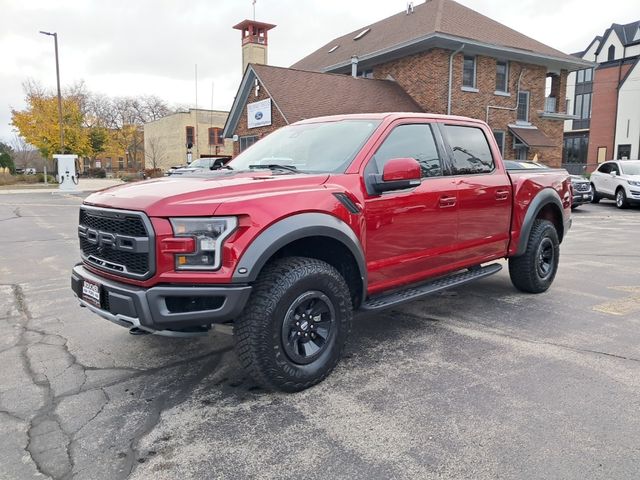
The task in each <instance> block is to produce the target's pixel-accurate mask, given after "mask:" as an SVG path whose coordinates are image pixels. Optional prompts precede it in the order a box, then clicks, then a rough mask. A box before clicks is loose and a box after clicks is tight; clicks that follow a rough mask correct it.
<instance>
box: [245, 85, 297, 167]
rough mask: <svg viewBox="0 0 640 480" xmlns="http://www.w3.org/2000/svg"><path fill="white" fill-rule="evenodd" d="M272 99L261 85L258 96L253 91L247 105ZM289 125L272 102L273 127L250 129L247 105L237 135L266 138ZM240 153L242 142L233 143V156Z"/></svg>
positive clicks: (253, 90)
mask: <svg viewBox="0 0 640 480" xmlns="http://www.w3.org/2000/svg"><path fill="white" fill-rule="evenodd" d="M267 98H270V97H269V95H268V94H267V91H266V89H265V88H264V87H263V86H262V84H260V91H259V92H258V96H255V88H253V89H252V90H251V93H250V94H249V98H248V99H247V103H254V102H259V101H260V100H266V99H267ZM285 125H287V122H286V121H285V119H284V117H283V116H282V114H281V113H280V111H279V110H278V107H277V106H276V104H275V102H274V101H273V100H271V125H269V126H266V127H257V128H249V127H248V126H247V105H246V104H245V106H244V108H243V109H242V114H241V115H240V120H239V121H238V126H237V127H236V131H235V132H234V134H235V135H238V137H244V136H247V135H256V136H258V138H264V137H266V136H267V135H269V134H270V133H271V132H273V131H275V130H277V129H278V128H280V127H284V126H285ZM238 153H240V141H239V140H238V141H237V142H233V156H234V157H235V156H236V155H238Z"/></svg>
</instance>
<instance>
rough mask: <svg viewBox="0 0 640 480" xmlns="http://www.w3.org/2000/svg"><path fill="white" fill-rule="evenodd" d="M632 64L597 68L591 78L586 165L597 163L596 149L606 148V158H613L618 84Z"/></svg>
mask: <svg viewBox="0 0 640 480" xmlns="http://www.w3.org/2000/svg"><path fill="white" fill-rule="evenodd" d="M632 66H633V64H629V65H613V66H609V67H600V68H597V69H596V70H595V72H594V78H593V95H592V99H593V105H592V107H591V122H590V129H589V152H588V153H587V163H588V164H594V166H595V164H597V163H598V148H600V147H607V158H606V160H611V159H612V158H614V155H615V152H614V151H613V148H614V145H613V144H614V132H615V127H616V105H617V104H618V83H619V81H620V79H621V78H622V77H624V76H625V75H626V73H627V72H628V71H629V69H630V68H631V67H632Z"/></svg>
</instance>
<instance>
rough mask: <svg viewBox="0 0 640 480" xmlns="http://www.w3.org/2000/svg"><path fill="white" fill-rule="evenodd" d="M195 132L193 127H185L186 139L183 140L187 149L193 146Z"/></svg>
mask: <svg viewBox="0 0 640 480" xmlns="http://www.w3.org/2000/svg"><path fill="white" fill-rule="evenodd" d="M195 138H196V137H195V130H194V128H193V127H187V128H186V139H185V144H186V145H187V148H191V147H193V144H194V143H195Z"/></svg>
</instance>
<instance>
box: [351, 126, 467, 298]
mask: <svg viewBox="0 0 640 480" xmlns="http://www.w3.org/2000/svg"><path fill="white" fill-rule="evenodd" d="M444 155H445V152H444V149H443V144H442V139H441V137H440V132H439V131H438V129H437V128H434V125H433V124H430V123H425V122H423V123H415V122H413V123H401V122H398V123H396V124H393V125H392V126H390V127H389V128H388V129H387V131H386V135H384V136H383V139H381V141H380V142H379V143H378V145H377V146H376V147H374V153H373V155H372V156H371V157H370V158H369V160H368V161H367V162H365V165H366V166H365V168H364V171H363V172H362V173H363V179H364V181H365V189H366V193H365V214H364V215H365V221H366V238H365V250H366V257H367V269H368V272H369V293H376V292H377V291H380V290H384V289H388V288H392V287H394V286H399V285H402V284H406V283H411V282H414V281H418V280H420V279H422V278H425V277H427V276H430V275H433V274H434V273H437V272H440V271H442V270H443V269H446V268H447V265H448V264H449V263H450V262H451V261H452V257H451V256H452V255H454V254H453V253H452V249H453V245H454V243H455V240H456V235H457V223H458V218H457V215H458V213H457V212H458V205H457V193H456V185H455V183H454V179H452V178H451V177H448V176H446V174H447V173H448V172H447V171H446V169H445V167H446V166H445V164H444V162H443V161H442V159H443V156H444ZM393 158H413V159H415V160H417V161H418V163H419V164H420V166H421V171H422V179H421V183H420V185H419V186H417V187H413V188H407V189H404V190H396V191H390V192H385V193H383V194H376V193H375V192H373V191H372V189H371V188H370V186H367V185H366V184H367V178H371V177H368V176H369V175H372V174H377V173H382V170H383V168H384V165H385V163H386V162H387V161H389V160H391V159H393Z"/></svg>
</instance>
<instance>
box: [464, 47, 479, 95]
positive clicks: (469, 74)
mask: <svg viewBox="0 0 640 480" xmlns="http://www.w3.org/2000/svg"><path fill="white" fill-rule="evenodd" d="M462 86H463V87H467V88H476V57H471V56H468V55H465V56H464V63H463V67H462Z"/></svg>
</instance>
